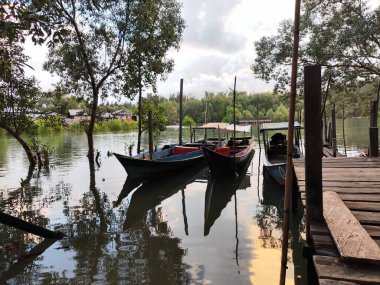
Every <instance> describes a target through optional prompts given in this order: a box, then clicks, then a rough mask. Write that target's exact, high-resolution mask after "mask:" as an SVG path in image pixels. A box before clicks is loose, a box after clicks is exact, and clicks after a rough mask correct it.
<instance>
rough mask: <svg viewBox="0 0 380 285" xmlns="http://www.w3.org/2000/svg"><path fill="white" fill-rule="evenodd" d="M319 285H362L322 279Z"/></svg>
mask: <svg viewBox="0 0 380 285" xmlns="http://www.w3.org/2000/svg"><path fill="white" fill-rule="evenodd" d="M319 285H360V284H359V283H354V282H346V281H339V280H331V279H320V280H319Z"/></svg>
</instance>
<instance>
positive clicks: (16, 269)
mask: <svg viewBox="0 0 380 285" xmlns="http://www.w3.org/2000/svg"><path fill="white" fill-rule="evenodd" d="M55 242H56V240H55V239H44V240H43V241H42V242H40V243H39V244H37V245H36V246H35V247H33V248H32V249H31V250H30V251H29V252H28V253H26V254H25V255H23V257H22V258H20V259H19V260H18V261H17V262H16V263H14V264H12V265H11V266H10V267H9V268H8V270H6V271H4V272H3V273H2V274H1V275H0V283H1V284H6V281H7V280H9V279H11V278H13V277H16V276H17V275H18V274H20V273H21V272H22V271H23V270H24V269H25V268H26V267H27V266H28V265H29V264H31V263H32V262H33V261H35V259H36V258H37V257H38V256H39V255H40V254H42V253H43V252H44V251H45V250H46V249H48V248H49V247H50V246H51V245H52V244H53V243H55Z"/></svg>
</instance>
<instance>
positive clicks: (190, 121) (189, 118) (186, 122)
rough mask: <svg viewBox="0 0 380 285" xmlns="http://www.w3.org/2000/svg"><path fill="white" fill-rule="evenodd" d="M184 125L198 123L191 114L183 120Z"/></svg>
mask: <svg viewBox="0 0 380 285" xmlns="http://www.w3.org/2000/svg"><path fill="white" fill-rule="evenodd" d="M182 124H183V125H184V126H196V125H197V123H196V122H195V121H194V120H193V118H191V117H190V116H185V117H184V118H183V120H182Z"/></svg>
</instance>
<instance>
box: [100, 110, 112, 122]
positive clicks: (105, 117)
mask: <svg viewBox="0 0 380 285" xmlns="http://www.w3.org/2000/svg"><path fill="white" fill-rule="evenodd" d="M100 118H101V120H105V121H107V120H112V119H114V116H113V115H112V114H111V113H108V112H105V113H103V114H101V115H100Z"/></svg>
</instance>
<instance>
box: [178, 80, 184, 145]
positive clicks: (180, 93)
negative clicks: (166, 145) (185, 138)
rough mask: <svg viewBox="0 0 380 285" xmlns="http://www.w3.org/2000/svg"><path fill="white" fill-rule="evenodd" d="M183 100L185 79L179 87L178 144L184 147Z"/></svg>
mask: <svg viewBox="0 0 380 285" xmlns="http://www.w3.org/2000/svg"><path fill="white" fill-rule="evenodd" d="M182 100H183V79H181V81H180V87H179V139H178V144H179V145H182V119H183V118H182V115H183V114H182Z"/></svg>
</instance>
